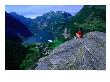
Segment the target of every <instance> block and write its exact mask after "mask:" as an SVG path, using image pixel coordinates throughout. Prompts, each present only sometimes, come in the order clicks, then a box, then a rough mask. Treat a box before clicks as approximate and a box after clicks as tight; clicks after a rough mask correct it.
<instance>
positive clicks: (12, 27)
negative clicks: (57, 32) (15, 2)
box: [5, 12, 33, 70]
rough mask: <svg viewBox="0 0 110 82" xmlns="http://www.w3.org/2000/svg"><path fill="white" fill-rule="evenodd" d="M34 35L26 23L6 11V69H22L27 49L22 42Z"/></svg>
mask: <svg viewBox="0 0 110 82" xmlns="http://www.w3.org/2000/svg"><path fill="white" fill-rule="evenodd" d="M32 35H33V34H32V33H31V32H30V31H29V30H28V29H27V27H26V26H25V25H24V24H22V23H21V22H20V21H19V20H17V19H16V18H14V17H12V16H11V15H10V14H8V13H6V12H5V69H8V70H12V69H14V70H15V69H20V68H19V65H20V63H21V61H22V60H23V59H24V58H25V56H26V55H25V54H26V51H27V49H26V48H25V47H24V46H22V45H21V42H22V41H23V40H24V39H25V38H28V37H30V36H32Z"/></svg>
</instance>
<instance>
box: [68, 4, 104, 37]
mask: <svg viewBox="0 0 110 82" xmlns="http://www.w3.org/2000/svg"><path fill="white" fill-rule="evenodd" d="M66 28H68V29H70V34H71V36H74V35H75V33H76V32H77V31H79V30H82V31H84V33H88V32H92V31H101V32H105V31H106V6H105V5H85V6H84V7H83V8H82V9H81V10H80V11H79V12H78V13H77V14H76V15H75V16H73V17H72V18H71V21H70V22H69V23H68V24H67V25H66Z"/></svg>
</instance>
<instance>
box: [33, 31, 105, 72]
mask: <svg viewBox="0 0 110 82" xmlns="http://www.w3.org/2000/svg"><path fill="white" fill-rule="evenodd" d="M35 69H36V70H105V69H106V34H105V33H103V32H97V31H95V32H89V33H88V34H86V35H85V36H84V38H80V39H76V38H73V39H71V40H69V41H67V42H65V43H63V44H62V45H60V46H59V47H56V48H55V49H54V50H53V51H52V52H51V53H50V55H48V56H46V57H43V58H41V59H39V61H38V64H37V67H36V68H35Z"/></svg>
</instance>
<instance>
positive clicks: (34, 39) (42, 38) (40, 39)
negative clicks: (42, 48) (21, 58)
mask: <svg viewBox="0 0 110 82" xmlns="http://www.w3.org/2000/svg"><path fill="white" fill-rule="evenodd" d="M48 40H54V36H53V34H52V33H50V32H48V31H41V32H39V33H37V35H36V36H31V37H29V38H27V39H26V40H24V41H23V44H33V43H44V42H48Z"/></svg>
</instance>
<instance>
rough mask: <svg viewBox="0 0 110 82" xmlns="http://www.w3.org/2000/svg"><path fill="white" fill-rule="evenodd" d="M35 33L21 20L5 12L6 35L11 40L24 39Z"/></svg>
mask: <svg viewBox="0 0 110 82" xmlns="http://www.w3.org/2000/svg"><path fill="white" fill-rule="evenodd" d="M32 35H33V34H32V33H31V32H30V31H29V30H28V28H27V27H26V26H25V25H24V24H23V23H22V22H20V21H19V20H17V19H16V18H14V17H13V16H11V15H10V14H8V13H6V12H5V36H6V39H9V40H12V41H14V40H23V39H25V38H28V37H30V36H32Z"/></svg>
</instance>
